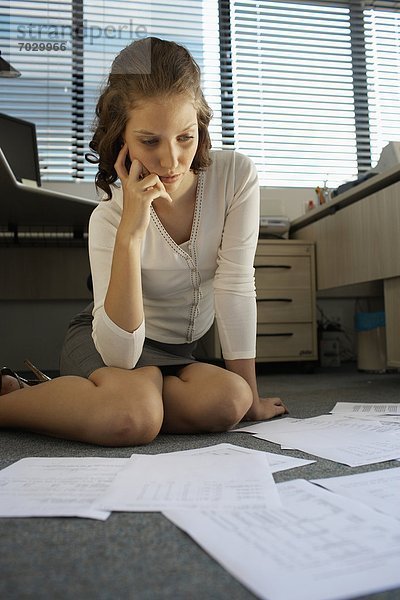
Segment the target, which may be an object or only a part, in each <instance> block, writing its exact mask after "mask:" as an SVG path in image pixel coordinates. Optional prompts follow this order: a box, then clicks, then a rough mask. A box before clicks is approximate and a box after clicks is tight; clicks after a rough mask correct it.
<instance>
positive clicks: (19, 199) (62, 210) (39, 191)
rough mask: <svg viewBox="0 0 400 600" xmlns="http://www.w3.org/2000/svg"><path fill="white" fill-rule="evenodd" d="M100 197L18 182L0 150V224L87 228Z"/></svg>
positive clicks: (81, 229) (82, 229)
mask: <svg viewBox="0 0 400 600" xmlns="http://www.w3.org/2000/svg"><path fill="white" fill-rule="evenodd" d="M97 204H98V202H97V200H95V199H93V200H91V199H88V198H80V197H78V196H73V195H71V194H63V193H60V192H56V191H52V190H46V189H44V188H33V187H30V186H27V185H24V184H22V183H19V182H18V181H16V179H15V177H14V175H13V173H12V171H11V170H10V167H9V165H8V163H7V162H6V161H5V158H4V155H3V153H2V152H1V149H0V226H6V227H9V228H11V229H13V230H15V229H17V228H18V227H35V226H39V227H45V226H46V227H56V228H57V230H60V229H62V228H71V229H73V230H75V231H77V230H78V231H85V230H86V229H87V225H88V221H89V217H90V215H91V213H92V211H93V209H94V208H95V207H96V206H97Z"/></svg>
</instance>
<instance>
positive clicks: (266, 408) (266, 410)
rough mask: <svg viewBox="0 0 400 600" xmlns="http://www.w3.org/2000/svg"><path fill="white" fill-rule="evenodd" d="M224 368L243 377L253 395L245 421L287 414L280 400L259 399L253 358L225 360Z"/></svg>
mask: <svg viewBox="0 0 400 600" xmlns="http://www.w3.org/2000/svg"><path fill="white" fill-rule="evenodd" d="M225 366H226V368H227V369H228V371H232V372H233V373H236V374H237V375H240V376H241V377H243V379H245V380H246V381H247V383H248V384H249V386H250V388H251V391H252V393H253V404H252V406H251V407H250V409H249V410H248V411H247V413H246V415H245V416H244V420H245V421H264V420H265V419H272V418H273V417H277V416H279V415H283V414H284V413H286V412H288V411H287V409H286V407H285V405H284V404H283V402H282V400H281V399H280V398H260V396H259V394H258V388H257V379H256V368H255V360H254V358H242V359H238V360H225Z"/></svg>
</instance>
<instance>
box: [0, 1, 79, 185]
mask: <svg viewBox="0 0 400 600" xmlns="http://www.w3.org/2000/svg"><path fill="white" fill-rule="evenodd" d="M1 14H2V19H1V31H0V36H1V38H0V44H1V50H2V55H3V56H4V58H6V60H9V62H11V64H12V65H13V66H14V67H15V68H17V69H18V70H19V71H20V72H21V74H22V75H21V77H19V78H18V79H4V78H3V79H1V80H0V94H1V96H0V110H1V111H2V112H4V113H6V114H9V115H12V116H15V117H19V118H21V119H26V120H28V121H33V122H34V123H35V124H36V130H37V137H38V146H39V155H40V167H41V172H42V176H43V179H58V178H62V179H64V178H70V177H71V176H73V175H74V169H73V154H74V152H75V147H76V146H75V139H74V132H73V127H72V113H71V105H72V50H71V45H70V44H68V45H66V47H65V49H62V50H61V49H58V47H57V46H53V44H55V43H57V42H58V43H59V42H60V41H62V40H63V39H65V36H63V35H62V34H61V31H62V30H63V28H67V27H70V26H71V20H72V8H71V2H69V1H66V0H64V1H60V0H58V1H57V2H51V3H48V2H30V1H28V0H24V1H18V0H12V2H11V5H10V4H8V6H7V5H4V4H2V8H1ZM40 44H51V49H50V50H41V49H39V48H41V46H39V45H40ZM49 47H50V46H49ZM36 48H37V49H36ZM53 48H56V49H53Z"/></svg>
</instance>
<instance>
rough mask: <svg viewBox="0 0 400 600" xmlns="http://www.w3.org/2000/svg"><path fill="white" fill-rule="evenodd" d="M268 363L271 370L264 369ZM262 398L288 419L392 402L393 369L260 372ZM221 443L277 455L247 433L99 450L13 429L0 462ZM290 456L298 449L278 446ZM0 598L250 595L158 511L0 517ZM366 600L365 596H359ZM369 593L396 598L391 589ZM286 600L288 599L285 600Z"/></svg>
mask: <svg viewBox="0 0 400 600" xmlns="http://www.w3.org/2000/svg"><path fill="white" fill-rule="evenodd" d="M269 370H271V369H269ZM258 379H259V387H260V391H261V393H262V394H264V395H269V396H272V395H273V396H275V395H276V396H280V397H281V398H282V399H283V400H284V402H285V403H286V405H287V407H288V409H289V411H290V416H293V417H300V418H304V417H311V416H316V415H320V414H327V413H328V412H329V410H331V409H332V408H333V406H334V405H335V403H336V402H339V401H345V402H346V401H349V402H382V403H384V402H399V401H400V374H399V373H397V372H393V373H386V374H379V375H378V374H368V373H360V372H358V371H357V369H356V366H355V365H354V364H350V365H346V366H344V367H340V368H332V369H324V370H323V369H320V368H316V369H315V372H314V373H311V374H308V373H300V372H297V370H296V371H294V372H290V370H283V371H282V372H279V373H276V374H274V373H273V372H270V373H267V374H259V377H258ZM221 442H229V443H233V444H237V445H241V446H246V447H248V448H254V449H257V450H266V451H270V452H275V453H278V454H280V453H282V452H281V451H280V448H279V446H277V445H275V444H272V443H269V442H266V441H263V440H257V439H255V438H253V437H251V436H249V435H247V434H244V433H238V434H235V435H232V434H230V433H225V434H208V435H160V436H159V437H158V438H157V439H156V440H155V441H154V442H152V443H151V444H149V445H148V446H146V447H140V448H104V447H97V446H92V445H88V444H82V443H77V442H68V441H65V440H58V439H54V438H49V437H45V436H40V435H35V434H30V433H26V432H18V431H6V430H2V431H1V432H0V468H4V467H6V466H7V465H9V464H12V463H13V462H15V461H17V460H19V459H21V458H25V457H28V456H103V457H104V456H112V457H128V456H130V454H132V452H143V453H160V452H170V451H175V450H184V449H190V448H198V447H203V446H208V445H213V444H218V443H221ZM285 454H290V455H291V456H297V457H299V458H315V457H310V456H309V455H306V454H304V453H302V452H299V451H285ZM398 465H399V463H396V462H395V461H388V462H385V463H380V464H376V465H371V466H367V467H359V468H356V469H353V468H350V467H346V466H345V465H341V464H338V463H334V462H331V461H328V460H323V459H319V458H318V459H317V461H316V463H313V464H311V465H307V466H304V467H300V468H297V469H292V470H289V471H284V472H281V473H277V474H276V475H275V476H274V477H275V480H276V481H277V482H280V481H286V480H290V479H294V478H304V479H312V478H318V477H330V476H338V475H346V474H350V473H356V472H357V473H358V472H363V471H367V470H377V469H386V468H390V467H394V466H398ZM0 536H1V537H0V540H1V544H0V598H1V599H5V600H6V599H7V600H14V599H15V600H20V599H35V600H44V599H46V600H47V599H57V600H72V599H74V600H77V599H78V600H80V599H82V600H83V599H85V600H91V599H93V600H95V599H96V600H111V599H117V600H119V599H128V600H161V599H162V600H200V599H211V600H225V599H229V600H250V599H252V598H254V596H253V594H251V593H250V592H249V591H248V590H247V589H245V588H244V587H243V586H242V585H241V584H240V583H239V582H237V581H236V580H235V579H234V578H233V577H231V576H230V575H229V574H228V573H227V572H226V571H225V570H224V569H223V568H222V567H220V566H219V565H218V564H217V563H216V562H215V561H214V560H213V559H212V558H210V557H209V556H208V555H207V554H206V553H205V552H204V551H203V550H202V549H201V548H200V547H198V546H197V545H196V544H195V543H194V542H193V541H192V540H191V539H190V538H189V537H188V536H187V535H185V534H184V533H183V532H182V531H180V530H179V529H177V528H176V527H175V526H174V525H172V524H171V523H170V522H169V521H168V520H167V519H165V518H164V517H163V516H162V515H161V514H157V513H156V514H154V513H113V514H112V515H111V517H110V518H109V519H108V520H107V521H105V522H100V521H92V520H88V519H75V518H51V519H47V518H46V519H45V518H27V519H0ZM363 598H366V597H363ZM368 599H369V600H399V599H400V589H398V590H392V591H389V592H383V593H380V594H373V595H370V596H368ZM287 600H296V598H288V599H287Z"/></svg>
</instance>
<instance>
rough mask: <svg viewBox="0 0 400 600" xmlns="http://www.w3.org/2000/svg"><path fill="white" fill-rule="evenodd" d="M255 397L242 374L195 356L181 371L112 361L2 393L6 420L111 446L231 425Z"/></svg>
mask: <svg viewBox="0 0 400 600" xmlns="http://www.w3.org/2000/svg"><path fill="white" fill-rule="evenodd" d="M251 402H252V397H251V390H250V388H249V386H248V385H247V383H246V382H245V381H244V379H242V378H241V377H240V376H238V375H236V374H234V373H231V372H229V371H225V370H224V369H222V368H220V367H216V366H214V365H208V364H202V363H193V364H190V365H188V366H186V367H183V368H182V369H181V371H180V372H179V373H178V376H166V377H165V378H163V377H162V375H161V371H160V370H159V369H158V368H157V367H142V368H140V369H135V370H133V371H126V370H124V369H117V368H113V367H104V368H102V369H98V370H96V371H94V373H92V375H91V376H90V378H89V379H84V378H81V377H75V376H65V377H58V378H56V379H53V380H52V381H49V382H45V383H42V384H40V385H37V386H34V387H29V388H23V389H20V390H16V391H13V392H10V393H8V394H5V395H3V396H1V398H0V427H8V428H18V429H27V430H30V431H35V432H37V433H43V434H46V435H51V436H55V437H62V438H67V439H71V440H80V441H84V442H89V443H93V444H100V445H105V446H135V445H141V444H147V443H149V442H151V441H152V440H153V439H154V438H155V437H156V436H157V435H158V433H159V432H160V431H161V430H162V431H165V432H169V433H195V432H206V431H226V430H227V429H230V428H231V427H232V426H233V425H235V424H236V423H237V422H239V421H240V419H241V418H242V417H243V416H244V415H245V414H246V412H247V410H248V409H249V407H250V405H251Z"/></svg>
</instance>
